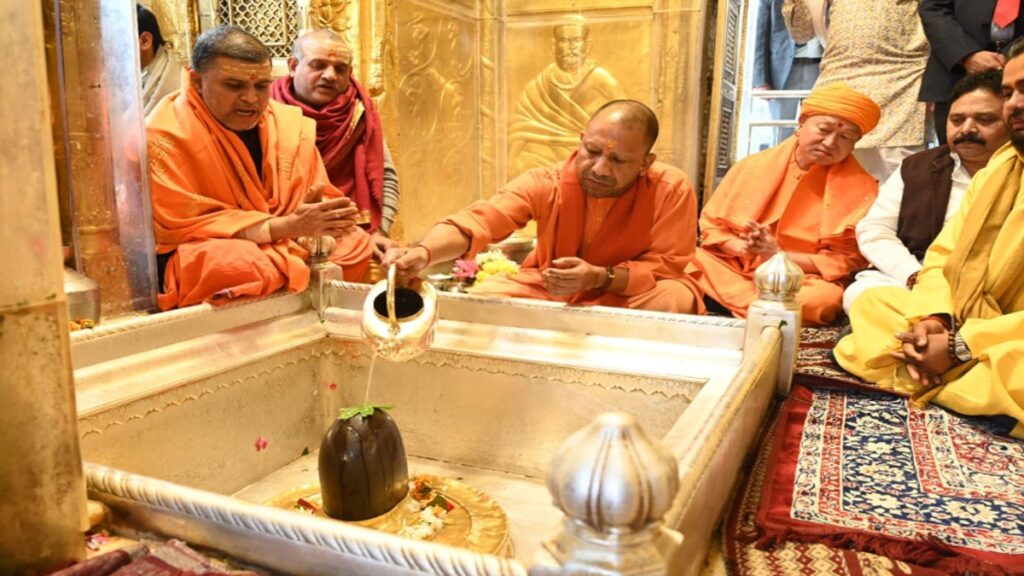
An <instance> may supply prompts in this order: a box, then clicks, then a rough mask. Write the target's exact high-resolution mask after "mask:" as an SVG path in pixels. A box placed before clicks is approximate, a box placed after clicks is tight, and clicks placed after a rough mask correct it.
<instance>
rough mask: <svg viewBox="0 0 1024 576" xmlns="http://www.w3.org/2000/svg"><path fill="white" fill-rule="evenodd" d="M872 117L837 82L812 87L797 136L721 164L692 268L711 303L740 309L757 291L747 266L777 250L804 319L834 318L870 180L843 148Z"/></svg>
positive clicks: (849, 147)
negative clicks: (794, 280)
mask: <svg viewBox="0 0 1024 576" xmlns="http://www.w3.org/2000/svg"><path fill="white" fill-rule="evenodd" d="M879 114H880V112H879V109H878V106H877V105H876V104H875V103H874V102H873V101H872V100H871V99H870V98H868V97H867V96H865V95H863V94H861V93H859V92H856V91H854V90H852V89H850V88H849V87H847V86H846V85H845V84H831V85H829V86H825V87H822V88H817V89H815V90H814V91H813V92H811V94H810V95H809V96H808V97H807V99H806V100H804V103H803V107H802V112H801V115H800V126H799V128H797V131H796V133H795V135H793V136H792V137H790V138H789V139H787V140H786V141H785V142H783V143H782V144H779V145H778V146H775V147H774V148H770V149H768V150H765V151H764V152H760V153H758V154H755V155H753V156H749V157H747V158H744V159H743V160H741V161H739V162H738V163H737V164H736V165H735V166H733V167H732V169H730V170H729V173H728V174H726V175H725V179H723V180H722V183H721V184H720V185H719V186H718V189H716V190H715V193H714V195H712V197H711V200H710V201H709V202H708V204H707V206H705V207H704V211H703V212H702V213H701V216H700V228H701V234H702V236H703V243H702V244H701V247H700V248H699V249H698V250H697V256H696V258H694V260H693V264H692V265H691V267H690V270H691V271H692V273H693V275H694V277H695V278H696V279H697V280H698V282H700V287H701V289H702V290H703V291H704V292H705V293H706V294H707V297H708V298H710V299H711V301H713V302H711V303H710V306H711V307H714V305H715V303H717V304H720V305H721V306H723V307H725V308H726V309H728V311H730V312H732V313H733V314H735V315H736V316H740V317H744V316H746V314H747V307H748V306H750V303H751V302H753V301H754V299H755V298H757V290H756V289H755V287H754V271H755V270H756V269H757V267H758V266H760V265H761V264H762V263H763V262H764V261H765V260H766V259H768V258H770V257H771V256H772V255H773V254H775V252H777V251H779V250H785V251H786V253H787V254H788V255H789V257H790V258H792V259H793V261H794V262H796V264H797V265H799V266H800V268H801V269H802V270H803V271H804V284H803V287H802V288H801V289H800V294H799V295H798V296H797V298H798V299H799V300H800V302H801V304H803V318H804V322H805V323H806V324H807V325H809V326H821V325H827V324H830V323H832V321H833V320H835V318H836V315H837V314H838V313H839V312H841V311H842V302H843V287H844V286H845V284H846V283H847V282H848V281H849V279H850V277H851V276H852V274H853V273H854V272H855V271H857V270H859V269H861V268H866V267H867V262H866V261H865V260H864V257H863V256H861V254H860V251H858V249H857V237H856V232H855V227H856V225H857V221H858V220H860V219H861V217H863V216H864V214H866V213H867V211H868V208H870V207H871V203H872V202H874V200H875V196H876V195H877V193H878V182H876V181H875V179H874V178H872V177H871V176H870V175H869V174H868V173H867V172H865V171H864V169H863V168H861V167H860V165H859V164H858V163H857V160H856V159H855V158H854V157H853V156H852V154H851V153H852V152H853V147H854V144H856V142H857V140H858V139H859V138H860V137H861V136H862V135H863V134H865V133H867V132H869V131H870V130H871V129H872V128H874V126H875V124H876V123H878V117H879Z"/></svg>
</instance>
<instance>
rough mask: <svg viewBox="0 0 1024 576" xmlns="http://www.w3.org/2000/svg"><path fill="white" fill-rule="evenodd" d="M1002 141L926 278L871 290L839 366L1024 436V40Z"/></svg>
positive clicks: (1010, 66) (1011, 74) (842, 345)
mask: <svg viewBox="0 0 1024 576" xmlns="http://www.w3.org/2000/svg"><path fill="white" fill-rule="evenodd" d="M1002 93H1003V96H1004V98H1005V103H1004V104H1003V109H1002V111H1003V119H1004V120H1006V122H1007V124H1008V127H1009V130H1010V142H1011V143H1012V146H1003V147H1002V148H1000V149H999V150H998V151H997V152H996V153H995V154H994V155H993V156H992V158H991V159H990V160H989V162H988V165H987V166H985V168H984V169H982V170H980V171H979V172H978V173H977V174H975V176H974V179H973V180H971V184H970V185H969V186H968V188H967V192H966V193H965V194H964V199H963V202H962V203H961V205H960V210H959V211H957V213H956V215H955V216H953V218H952V219H951V220H950V221H949V223H948V224H947V225H946V226H945V227H943V229H942V232H940V233H939V236H938V237H937V238H936V239H935V241H934V242H933V243H932V245H931V246H930V247H929V248H928V252H927V253H926V254H925V257H924V267H923V268H921V271H920V272H919V273H918V275H917V283H916V284H914V287H913V288H912V289H911V290H910V291H909V292H908V291H907V290H904V289H902V288H899V287H883V288H876V289H874V290H870V291H868V292H865V293H864V294H863V295H862V296H861V297H860V298H857V301H856V302H854V304H853V308H852V309H851V310H850V324H851V327H852V329H853V333H852V334H850V335H849V336H847V337H845V338H843V339H842V340H840V341H839V344H838V345H837V346H836V349H835V356H836V360H837V361H838V362H839V365H840V366H842V367H843V368H845V369H846V370H848V371H850V372H852V373H853V374H856V375H857V376H859V377H861V378H863V379H864V380H867V381H868V382H872V383H874V384H875V385H876V386H878V387H879V388H881V389H884V390H892V391H895V392H897V393H902V394H909V395H911V396H912V397H913V398H914V400H915V401H916V402H917V403H924V402H928V401H934V402H935V403H936V404H939V405H941V406H945V407H946V408H949V409H951V410H954V411H956V412H959V413H961V414H968V415H986V416H992V415H1004V416H1009V417H1011V418H1013V419H1014V420H1016V426H1015V427H1014V429H1013V430H1012V431H1011V435H1012V436H1014V437H1017V438H1024V362H1021V358H1024V250H1022V247H1024V186H1021V176H1022V175H1024V40H1017V41H1015V42H1014V44H1013V45H1011V47H1010V50H1009V54H1008V56H1007V63H1006V66H1005V67H1004V68H1003V79H1002Z"/></svg>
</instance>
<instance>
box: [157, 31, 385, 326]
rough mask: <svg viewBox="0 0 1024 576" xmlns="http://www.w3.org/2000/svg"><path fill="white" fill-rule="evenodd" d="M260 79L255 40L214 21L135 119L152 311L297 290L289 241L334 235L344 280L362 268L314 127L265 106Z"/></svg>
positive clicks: (359, 233)
mask: <svg viewBox="0 0 1024 576" xmlns="http://www.w3.org/2000/svg"><path fill="white" fill-rule="evenodd" d="M270 83H271V77H270V52H269V51H267V49H266V47H265V46H263V44H262V43H261V42H260V41H259V40H257V39H256V38H255V37H253V36H252V35H250V34H249V33H247V32H245V31H244V30H242V29H241V28H237V27H234V26H220V27H217V28H214V29H212V30H209V31H207V32H205V33H204V34H203V35H202V36H200V37H199V39H198V40H196V45H195V48H194V49H193V53H192V70H191V71H190V72H189V84H188V85H187V86H185V87H184V88H183V89H182V90H181V91H179V92H178V93H177V94H174V95H172V96H170V97H168V98H165V99H164V100H163V101H161V103H160V104H159V105H158V106H157V107H156V108H155V109H154V110H153V112H152V114H151V115H150V116H149V118H148V120H147V126H146V131H147V140H148V147H149V172H150V191H151V193H152V195H153V223H154V233H155V236H156V244H157V262H158V268H159V269H160V273H161V276H162V278H163V292H162V293H161V294H160V295H159V296H158V302H159V306H160V309H161V310H168V309H171V308H177V307H181V306H190V305H193V304H198V303H200V302H204V301H218V300H222V299H225V298H235V297H239V296H262V295H266V294H270V293H271V292H274V291H276V290H278V289H279V288H282V287H286V288H287V289H288V290H290V291H293V292H295V291H301V290H303V289H305V288H306V286H307V285H308V283H309V268H308V267H307V266H306V264H305V262H304V257H305V256H306V255H307V254H306V251H305V250H303V249H302V248H301V247H300V246H299V245H298V244H297V243H296V242H295V239H296V238H299V237H312V236H334V237H335V238H336V246H335V248H334V250H333V252H332V253H331V255H330V258H331V260H333V261H334V262H336V263H338V264H339V265H341V266H342V268H343V270H344V273H345V277H346V278H348V279H352V280H358V279H361V278H362V277H363V275H364V274H365V272H366V269H367V268H368V266H369V259H370V255H371V248H370V241H369V235H367V234H366V232H364V231H363V230H361V229H359V228H358V227H356V226H355V217H356V214H357V212H358V210H357V209H356V207H355V206H354V205H352V203H351V201H350V200H349V199H348V198H346V197H344V196H343V195H341V193H340V192H338V191H337V190H336V189H335V188H334V187H333V186H331V185H330V183H329V182H328V180H327V173H326V171H325V170H324V165H323V161H322V160H321V159H320V154H319V153H318V152H317V149H316V145H315V137H316V126H315V123H314V122H313V121H312V120H310V119H308V118H304V117H303V116H302V111H301V110H299V109H298V108H295V107H293V106H286V105H284V104H280V103H277V102H271V101H270ZM321 196H326V197H328V198H329V199H326V200H323V201H320V198H321Z"/></svg>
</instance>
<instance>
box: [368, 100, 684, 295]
mask: <svg viewBox="0 0 1024 576" xmlns="http://www.w3.org/2000/svg"><path fill="white" fill-rule="evenodd" d="M657 136H658V120H657V118H656V117H655V116H654V113H653V112H652V111H651V110H650V109H649V108H647V107H646V106H644V105H643V104H641V103H639V102H636V101H634V100H616V101H613V102H610V103H608V104H606V105H605V106H604V107H602V108H601V109H599V110H598V111H597V112H596V113H595V114H594V116H593V118H591V119H590V122H589V123H588V124H587V127H586V130H585V131H584V133H583V134H582V136H581V139H580V143H579V148H578V149H577V151H576V152H574V153H573V155H572V156H570V157H569V159H568V160H566V161H565V162H561V163H558V164H554V165H551V166H548V167H545V168H535V169H533V170H530V171H528V172H526V173H525V174H522V175H520V176H519V177H517V178H516V179H514V180H513V181H512V182H509V183H508V184H507V185H505V186H504V187H503V188H502V189H501V190H500V191H499V192H498V194H496V195H494V196H493V197H491V198H490V199H488V200H481V201H478V202H475V203H473V204H472V205H470V206H469V207H468V208H466V209H464V210H462V211H461V212H458V213H456V214H453V215H451V216H449V217H448V218H445V219H444V220H442V221H441V222H440V223H439V224H437V225H435V226H434V227H433V228H431V229H430V230H429V231H428V232H427V234H426V235H425V236H424V237H423V239H422V240H421V241H420V242H419V243H417V244H416V245H415V246H413V247H412V248H402V249H398V250H393V251H391V252H389V253H388V255H387V256H386V257H385V259H384V261H385V264H390V263H392V262H395V265H396V266H397V267H398V270H400V271H401V272H402V274H403V276H406V277H407V276H410V275H415V274H417V273H418V272H420V271H421V270H422V269H424V268H426V267H427V266H428V265H429V264H430V263H431V262H444V261H446V260H451V259H453V258H457V257H459V256H460V255H472V254H474V253H476V252H477V251H479V250H480V249H482V248H484V247H485V246H487V244H489V243H491V242H494V241H498V240H502V239H504V238H506V237H507V236H509V235H510V234H511V233H512V232H514V231H515V230H517V229H519V228H522V227H523V226H525V225H526V224H527V223H528V222H530V221H531V220H535V221H536V222H537V248H536V249H535V250H534V251H533V252H532V253H530V255H529V256H528V257H527V258H526V261H525V262H524V263H523V266H522V268H521V269H520V270H519V272H518V273H517V274H516V275H515V276H514V277H512V278H503V277H494V278H489V279H488V280H487V281H486V282H482V283H481V284H480V285H478V286H474V287H473V289H472V290H471V292H472V293H475V294H484V295H492V296H512V297H518V298H534V299H541V300H551V301H559V302H567V303H570V304H599V305H603V306H620V307H626V308H636V309H643V310H655V311H661V312H683V313H694V312H699V311H701V310H702V305H701V300H700V297H699V294H700V292H699V290H698V288H697V285H696V283H695V282H694V281H693V279H692V278H690V276H689V275H688V274H686V272H685V268H686V265H687V263H688V262H689V261H690V259H691V258H693V252H694V249H695V247H696V244H697V231H696V220H697V201H696V197H695V195H694V193H693V187H692V186H691V185H690V182H689V180H688V179H687V178H686V175H685V174H683V172H682V171H681V170H679V169H678V168H674V167H672V166H669V165H667V164H661V163H659V162H655V155H654V154H651V152H650V151H651V147H652V146H653V145H654V141H655V139H656V138H657Z"/></svg>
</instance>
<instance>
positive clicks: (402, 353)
mask: <svg viewBox="0 0 1024 576" xmlns="http://www.w3.org/2000/svg"><path fill="white" fill-rule="evenodd" d="M436 324H437V291H436V290H435V289H434V287H433V286H431V284H430V283H429V282H420V283H419V287H418V289H414V288H412V287H410V286H398V283H397V282H396V281H395V267H394V266H391V267H390V268H388V275H387V278H386V279H385V280H381V281H380V282H377V283H376V284H374V285H373V287H372V288H370V293H369V294H368V295H367V296H366V300H365V301H364V302H363V339H364V340H365V341H366V343H367V344H369V346H370V349H371V350H372V351H373V353H374V355H376V356H379V357H380V358H384V359H385V360H391V361H393V362H404V361H406V360H409V359H411V358H415V357H416V356H419V355H420V354H422V353H423V352H425V351H426V350H427V348H429V347H430V344H431V343H432V342H433V341H434V327H435V325H436Z"/></svg>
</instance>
